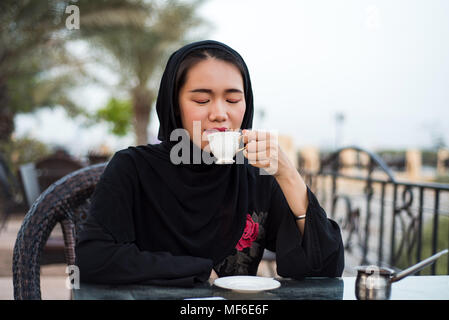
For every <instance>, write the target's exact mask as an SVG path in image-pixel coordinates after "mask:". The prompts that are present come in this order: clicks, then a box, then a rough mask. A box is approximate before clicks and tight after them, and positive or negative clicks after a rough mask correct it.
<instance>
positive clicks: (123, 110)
mask: <svg viewBox="0 0 449 320" xmlns="http://www.w3.org/2000/svg"><path fill="white" fill-rule="evenodd" d="M95 117H96V119H97V120H98V121H107V122H109V123H110V125H111V133H113V134H115V135H117V136H125V135H126V134H127V133H128V132H129V130H130V129H131V125H132V117H133V111H132V105H131V102H130V101H124V100H118V99H116V98H111V99H110V100H109V102H108V103H107V105H106V106H105V107H104V108H102V109H100V110H98V111H97V113H96V115H95Z"/></svg>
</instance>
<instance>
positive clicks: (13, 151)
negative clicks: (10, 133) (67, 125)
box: [0, 137, 51, 174]
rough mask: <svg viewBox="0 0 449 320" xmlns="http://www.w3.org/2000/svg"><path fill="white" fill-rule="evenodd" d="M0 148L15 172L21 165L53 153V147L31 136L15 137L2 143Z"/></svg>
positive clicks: (14, 172)
mask: <svg viewBox="0 0 449 320" xmlns="http://www.w3.org/2000/svg"><path fill="white" fill-rule="evenodd" d="M0 149H1V152H2V153H3V154H4V156H5V159H6V161H7V162H8V165H9V167H10V168H11V171H12V172H13V174H16V173H17V172H18V169H19V167H20V165H22V164H24V163H28V162H36V161H38V160H40V159H42V158H44V157H46V156H48V155H50V153H51V148H49V147H48V146H47V145H46V144H45V143H43V142H41V141H39V140H37V139H33V138H30V137H20V138H13V139H11V140H10V141H8V142H7V143H2V144H1V145H0Z"/></svg>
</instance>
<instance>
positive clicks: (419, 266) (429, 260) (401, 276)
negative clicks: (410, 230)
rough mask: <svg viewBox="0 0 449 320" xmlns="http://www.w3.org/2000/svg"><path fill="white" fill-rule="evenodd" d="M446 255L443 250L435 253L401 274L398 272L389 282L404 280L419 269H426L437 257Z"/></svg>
mask: <svg viewBox="0 0 449 320" xmlns="http://www.w3.org/2000/svg"><path fill="white" fill-rule="evenodd" d="M446 253H448V249H444V250H442V251H440V252H438V253H435V254H434V255H433V256H431V257H429V258H427V259H425V260H423V261H421V262H419V263H417V264H415V265H413V266H411V267H410V268H407V269H405V270H403V271H401V272H399V273H398V274H397V275H395V276H393V277H392V278H391V279H390V282H396V281H399V280H402V279H404V278H405V277H407V276H409V275H412V274H414V273H416V272H418V271H420V270H421V269H423V268H425V267H427V266H428V265H430V264H432V263H434V262H435V261H436V260H437V259H438V258H439V257H441V256H442V255H445V254H446Z"/></svg>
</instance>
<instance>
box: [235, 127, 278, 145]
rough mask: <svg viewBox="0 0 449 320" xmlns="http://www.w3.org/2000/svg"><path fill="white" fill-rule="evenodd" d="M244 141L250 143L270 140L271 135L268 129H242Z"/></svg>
mask: <svg viewBox="0 0 449 320" xmlns="http://www.w3.org/2000/svg"><path fill="white" fill-rule="evenodd" d="M242 137H243V138H242V139H243V143H245V144H246V143H248V142H250V141H254V140H256V141H264V140H270V138H271V135H270V132H268V131H256V130H243V131H242Z"/></svg>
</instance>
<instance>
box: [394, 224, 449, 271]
mask: <svg viewBox="0 0 449 320" xmlns="http://www.w3.org/2000/svg"><path fill="white" fill-rule="evenodd" d="M432 230H433V219H431V220H429V221H427V222H426V223H425V224H424V227H423V231H422V232H423V233H422V234H423V237H422V251H421V260H424V259H426V258H428V257H430V256H431V255H432V236H433V232H432ZM448 230H449V217H448V216H442V215H440V216H439V219H438V239H437V250H436V251H437V252H438V251H441V250H443V249H446V248H448V246H449V243H448V241H447V239H448V238H449V234H448V233H449V231H448ZM416 250H417V248H416V245H415V247H414V248H413V250H412V258H413V260H412V261H413V262H412V263H413V264H414V263H417V262H418V261H416ZM447 261H448V256H447V255H445V256H443V257H441V258H440V259H438V260H437V261H436V263H435V264H436V269H435V274H437V275H446V274H447ZM410 266H411V264H410V263H408V261H407V258H406V256H405V254H402V256H401V257H400V259H399V261H398V263H397V267H398V268H400V269H406V268H408V267H410ZM431 271H432V269H431V267H430V266H429V267H426V268H424V269H423V270H422V271H421V275H431V274H432V273H431Z"/></svg>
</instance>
